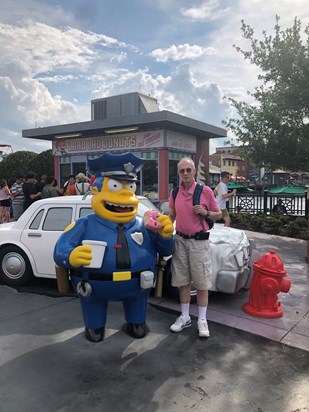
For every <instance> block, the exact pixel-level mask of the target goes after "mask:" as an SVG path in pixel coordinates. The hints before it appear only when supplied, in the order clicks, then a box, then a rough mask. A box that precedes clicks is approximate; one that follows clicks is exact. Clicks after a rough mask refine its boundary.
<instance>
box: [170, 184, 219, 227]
mask: <svg viewBox="0 0 309 412" xmlns="http://www.w3.org/2000/svg"><path fill="white" fill-rule="evenodd" d="M195 186H196V182H194V183H193V184H192V186H191V187H190V189H189V192H188V195H186V193H185V190H184V187H183V185H182V184H181V185H180V186H179V190H178V193H177V196H176V201H175V202H174V199H173V194H172V192H171V193H170V198H169V204H168V206H169V208H171V209H174V210H175V212H176V230H178V231H179V232H181V233H184V234H185V235H192V234H194V233H197V232H200V231H201V230H208V225H207V222H206V219H205V218H204V227H203V225H202V222H201V218H200V216H199V215H196V214H195V213H194V212H193V192H194V189H195ZM200 204H201V205H202V206H204V207H205V208H206V209H207V210H209V211H211V212H220V209H219V206H218V203H217V202H216V199H215V197H214V194H213V191H212V190H211V189H210V187H208V186H204V187H203V191H202V193H201V197H200Z"/></svg>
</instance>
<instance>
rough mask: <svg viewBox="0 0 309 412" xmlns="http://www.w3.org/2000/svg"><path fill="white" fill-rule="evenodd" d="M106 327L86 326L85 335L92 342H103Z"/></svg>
mask: <svg viewBox="0 0 309 412" xmlns="http://www.w3.org/2000/svg"><path fill="white" fill-rule="evenodd" d="M104 334H105V328H98V329H91V328H85V336H86V338H87V339H88V340H90V342H101V341H102V340H103V339H104Z"/></svg>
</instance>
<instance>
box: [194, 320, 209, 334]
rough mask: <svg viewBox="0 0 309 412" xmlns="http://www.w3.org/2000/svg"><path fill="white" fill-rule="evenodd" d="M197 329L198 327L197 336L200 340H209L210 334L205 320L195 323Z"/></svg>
mask: <svg viewBox="0 0 309 412" xmlns="http://www.w3.org/2000/svg"><path fill="white" fill-rule="evenodd" d="M197 327H198V335H199V337H201V338H209V336H210V333H209V329H208V323H207V320H199V321H198V322H197Z"/></svg>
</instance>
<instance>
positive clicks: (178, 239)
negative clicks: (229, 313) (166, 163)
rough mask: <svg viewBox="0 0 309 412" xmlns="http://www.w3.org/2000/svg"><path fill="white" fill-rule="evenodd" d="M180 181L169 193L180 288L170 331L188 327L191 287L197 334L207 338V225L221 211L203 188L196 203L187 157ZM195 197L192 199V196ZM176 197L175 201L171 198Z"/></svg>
mask: <svg viewBox="0 0 309 412" xmlns="http://www.w3.org/2000/svg"><path fill="white" fill-rule="evenodd" d="M177 167H178V175H179V177H180V180H181V184H180V186H179V190H178V192H177V194H176V196H175V191H174V192H173V190H172V191H171V194H170V197H169V216H170V218H171V220H172V221H173V222H174V221H175V220H176V235H175V246H176V248H175V252H174V254H173V259H172V286H175V287H178V288H179V294H180V304H181V315H180V316H179V317H178V318H177V319H176V321H175V323H173V324H172V325H171V327H170V330H171V331H172V332H180V331H182V330H183V329H184V328H187V327H189V326H191V318H190V299H191V283H192V281H193V282H194V285H195V287H196V289H197V305H198V321H197V326H198V334H199V336H200V337H202V338H204V337H205V338H208V337H209V336H210V333H209V329H208V324H207V306H208V289H209V288H210V287H211V281H210V275H211V258H210V247H209V240H208V238H209V232H208V230H209V224H208V222H207V220H206V218H208V219H211V220H219V219H221V215H222V213H221V211H220V209H219V206H218V204H217V202H216V199H215V197H214V194H213V192H212V190H211V189H210V188H209V187H208V186H203V187H202V190H201V192H200V195H199V202H196V197H197V196H196V187H197V185H198V184H197V183H196V181H195V174H196V168H195V165H194V162H193V160H192V159H191V158H189V157H184V158H182V159H181V160H180V161H179V162H178V166H177ZM194 194H195V195H194ZM174 197H175V198H174Z"/></svg>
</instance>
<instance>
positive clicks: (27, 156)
mask: <svg viewBox="0 0 309 412" xmlns="http://www.w3.org/2000/svg"><path fill="white" fill-rule="evenodd" d="M29 172H33V173H35V174H36V175H37V177H40V175H41V174H44V173H45V174H47V175H53V174H54V163H53V155H52V151H51V150H46V151H44V152H42V153H40V154H37V153H34V152H29V151H19V152H15V153H11V154H9V155H8V156H7V157H5V158H4V159H3V160H2V162H0V177H1V179H6V180H7V181H8V184H9V186H11V185H12V184H13V183H14V182H15V178H16V175H17V174H22V175H25V174H26V173H29Z"/></svg>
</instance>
